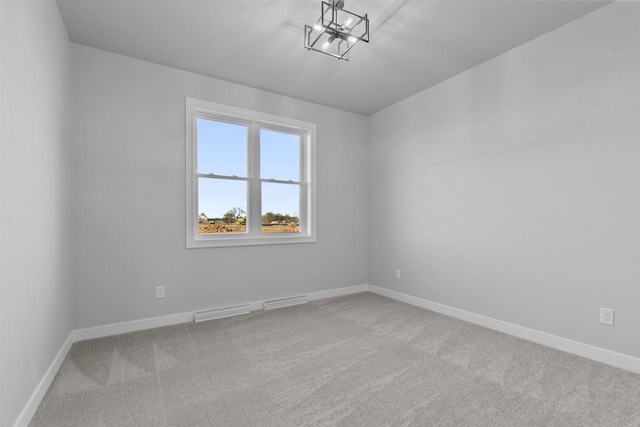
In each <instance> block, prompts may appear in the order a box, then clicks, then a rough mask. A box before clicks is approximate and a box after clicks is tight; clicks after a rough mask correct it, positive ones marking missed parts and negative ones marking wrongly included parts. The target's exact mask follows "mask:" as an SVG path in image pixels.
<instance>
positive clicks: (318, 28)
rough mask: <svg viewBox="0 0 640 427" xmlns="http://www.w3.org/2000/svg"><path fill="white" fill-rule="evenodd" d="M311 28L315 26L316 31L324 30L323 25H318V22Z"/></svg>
mask: <svg viewBox="0 0 640 427" xmlns="http://www.w3.org/2000/svg"><path fill="white" fill-rule="evenodd" d="M313 28H315V29H316V31H323V30H324V27H323V26H322V25H320V24H316V25H314V26H313Z"/></svg>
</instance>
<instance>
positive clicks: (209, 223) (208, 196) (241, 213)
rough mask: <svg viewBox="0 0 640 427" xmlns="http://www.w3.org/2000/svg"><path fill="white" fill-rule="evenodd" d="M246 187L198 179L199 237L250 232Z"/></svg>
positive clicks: (232, 183) (238, 183)
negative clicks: (248, 230) (200, 235)
mask: <svg viewBox="0 0 640 427" xmlns="http://www.w3.org/2000/svg"><path fill="white" fill-rule="evenodd" d="M246 211H247V183H246V181H232V180H228V179H213V178H198V214H199V215H198V233H199V234H211V233H246V232H247V216H246V215H247V214H246Z"/></svg>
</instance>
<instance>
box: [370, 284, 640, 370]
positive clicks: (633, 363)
mask: <svg viewBox="0 0 640 427" xmlns="http://www.w3.org/2000/svg"><path fill="white" fill-rule="evenodd" d="M368 288H369V291H370V292H373V293H375V294H378V295H382V296H384V297H387V298H391V299H395V300H397V301H402V302H405V303H407V304H411V305H415V306H418V307H422V308H426V309H427V310H431V311H435V312H436V313H441V314H445V315H447V316H451V317H455V318H456V319H461V320H465V321H467V322H469V323H474V324H476V325H480V326H484V327H486V328H489V329H493V330H496V331H499V332H504V333H505V334H509V335H513V336H516V337H518V338H522V339H525V340H527V341H532V342H535V343H538V344H542V345H545V346H547V347H551V348H555V349H556V350H561V351H566V352H567V353H572V354H575V355H578V356H582V357H586V358H587V359H591V360H595V361H597V362H601V363H605V364H607V365H611V366H615V367H617V368H621V369H625V370H627V371H631V372H635V373H637V374H640V359H638V358H636V357H633V356H628V355H626V354H621V353H616V352H615V351H611V350H606V349H604V348H600V347H595V346H592V345H589V344H584V343H581V342H578V341H573V340H570V339H567V338H562V337H558V336H556V335H551V334H548V333H546V332H540V331H537V330H535V329H529V328H526V327H524V326H520V325H515V324H513V323H508V322H503V321H502V320H497V319H494V318H491V317H487V316H483V315H481V314H476V313H472V312H470V311H465V310H461V309H459V308H454V307H450V306H448V305H444V304H439V303H437V302H433V301H429V300H426V299H422V298H418V297H414V296H411V295H407V294H403V293H401V292H397V291H392V290H390V289H386V288H381V287H379V286H373V285H368Z"/></svg>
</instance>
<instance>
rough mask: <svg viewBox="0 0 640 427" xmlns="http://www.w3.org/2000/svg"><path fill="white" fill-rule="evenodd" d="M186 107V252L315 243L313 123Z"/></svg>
mask: <svg viewBox="0 0 640 427" xmlns="http://www.w3.org/2000/svg"><path fill="white" fill-rule="evenodd" d="M186 104H187V111H186V113H187V114H186V118H187V120H186V123H187V126H186V131H187V132H186V152H187V210H186V211H187V221H186V224H187V230H186V231H187V247H188V248H201V247H217V246H244V245H270V244H280V243H307V242H315V221H314V220H315V175H314V173H315V172H314V169H315V168H314V166H315V131H316V126H315V124H312V123H307V122H302V121H299V120H293V119H289V118H284V117H278V116H273V115H269V114H264V113H259V112H255V111H249V110H244V109H241V108H235V107H229V106H225V105H220V104H214V103H211V102H206V101H200V100H197V99H192V98H187V101H186Z"/></svg>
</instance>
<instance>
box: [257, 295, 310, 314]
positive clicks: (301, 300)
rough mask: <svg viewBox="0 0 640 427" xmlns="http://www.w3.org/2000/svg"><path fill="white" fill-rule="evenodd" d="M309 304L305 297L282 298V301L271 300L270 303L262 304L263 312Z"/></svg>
mask: <svg viewBox="0 0 640 427" xmlns="http://www.w3.org/2000/svg"><path fill="white" fill-rule="evenodd" d="M308 302H309V299H308V298H307V296H306V295H301V296H299V297H291V298H283V299H272V300H270V301H265V302H264V309H265V310H273V309H274V308H282V307H289V306H292V305H299V304H306V303H308Z"/></svg>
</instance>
